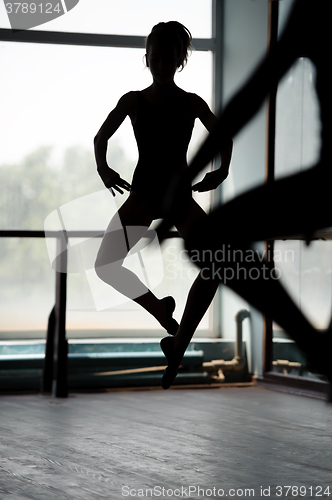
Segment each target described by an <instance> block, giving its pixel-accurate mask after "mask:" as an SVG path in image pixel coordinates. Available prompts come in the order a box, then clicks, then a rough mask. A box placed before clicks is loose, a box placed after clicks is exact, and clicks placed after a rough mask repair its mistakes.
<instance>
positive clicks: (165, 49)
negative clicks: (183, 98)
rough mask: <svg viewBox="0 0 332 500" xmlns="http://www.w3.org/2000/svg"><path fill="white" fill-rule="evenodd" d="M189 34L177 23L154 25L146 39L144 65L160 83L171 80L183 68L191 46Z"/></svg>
mask: <svg viewBox="0 0 332 500" xmlns="http://www.w3.org/2000/svg"><path fill="white" fill-rule="evenodd" d="M191 41H192V37H191V33H190V31H189V30H188V29H187V28H186V27H185V26H183V24H181V23H178V22H177V21H169V22H167V23H159V24H156V26H154V27H153V28H152V31H151V33H150V34H149V36H148V37H147V39H146V55H145V57H146V65H147V67H148V68H149V69H150V71H151V74H152V76H153V78H154V79H155V80H157V81H160V83H166V80H167V81H169V80H168V79H169V78H171V79H173V77H174V74H175V71H176V70H177V69H179V68H180V71H181V70H182V69H183V68H184V66H185V64H186V62H187V59H188V55H189V52H190V50H191V49H192V46H191Z"/></svg>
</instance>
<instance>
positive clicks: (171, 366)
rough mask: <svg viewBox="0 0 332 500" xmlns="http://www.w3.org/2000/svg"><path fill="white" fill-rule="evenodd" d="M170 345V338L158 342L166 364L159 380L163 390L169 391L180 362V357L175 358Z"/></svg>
mask: <svg viewBox="0 0 332 500" xmlns="http://www.w3.org/2000/svg"><path fill="white" fill-rule="evenodd" d="M172 344H173V339H172V337H165V338H163V339H161V341H160V347H161V350H162V351H163V353H164V354H165V356H166V359H167V364H168V366H167V368H166V369H165V371H164V373H163V376H162V379H161V386H162V388H163V389H169V387H170V386H171V385H172V383H173V382H174V379H175V377H176V375H177V373H178V369H179V366H180V363H181V360H182V356H181V358H176V356H175V352H174V349H173V346H172Z"/></svg>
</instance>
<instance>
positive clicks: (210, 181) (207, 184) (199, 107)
mask: <svg viewBox="0 0 332 500" xmlns="http://www.w3.org/2000/svg"><path fill="white" fill-rule="evenodd" d="M192 100H193V106H194V107H195V111H196V114H197V117H198V118H199V119H200V121H201V122H202V124H203V125H204V127H205V128H206V129H207V130H208V132H212V130H213V129H214V127H215V126H216V124H217V122H218V119H217V117H216V116H215V115H214V114H213V113H212V111H211V110H210V108H209V106H208V105H207V104H206V102H205V101H204V100H203V99H201V98H200V97H199V96H197V95H195V94H192ZM232 151H233V141H232V139H231V138H230V137H227V138H225V140H224V141H223V146H222V148H221V149H220V151H219V156H220V167H219V168H217V169H216V170H214V171H213V172H208V173H207V174H206V175H205V177H204V179H203V180H202V181H201V182H198V183H197V184H195V185H194V186H193V187H192V189H193V191H198V192H203V191H210V190H212V189H216V188H217V187H218V186H219V185H220V184H221V183H222V182H223V181H224V180H225V179H226V178H227V176H228V173H229V166H230V162H231V157H232Z"/></svg>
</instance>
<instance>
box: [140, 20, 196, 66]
mask: <svg viewBox="0 0 332 500" xmlns="http://www.w3.org/2000/svg"><path fill="white" fill-rule="evenodd" d="M174 35H175V37H174ZM156 36H163V37H168V38H169V42H170V43H171V42H173V43H174V42H175V44H176V47H177V50H178V53H179V55H180V63H179V66H178V67H179V68H181V69H180V71H182V70H183V68H184V66H185V65H186V63H187V60H188V56H189V52H191V51H192V49H193V46H192V45H191V42H192V36H191V33H190V31H189V30H188V28H186V27H185V26H184V25H183V24H181V23H179V22H178V21H168V22H166V23H165V22H161V23H158V24H156V25H155V26H153V28H152V30H151V33H150V34H149V36H148V37H147V39H146V49H147V50H148V47H149V44H150V43H151V42H152V40H153V38H154V37H156ZM172 39H173V40H172Z"/></svg>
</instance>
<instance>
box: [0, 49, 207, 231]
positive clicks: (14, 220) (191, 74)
mask: <svg viewBox="0 0 332 500" xmlns="http://www.w3.org/2000/svg"><path fill="white" fill-rule="evenodd" d="M0 52H1V60H2V68H3V73H2V78H1V80H0V95H1V96H2V97H1V98H2V105H1V108H2V112H1V115H0V134H1V137H2V147H1V149H0V178H1V185H2V186H3V188H4V189H3V190H2V195H1V198H0V204H1V208H2V210H1V215H0V227H2V228H9V229H42V228H43V222H44V219H45V217H46V216H47V215H48V214H49V213H50V212H52V211H53V210H54V209H56V208H57V207H58V206H60V205H62V204H63V203H67V202H69V201H72V200H73V199H75V198H76V197H79V196H83V195H85V194H88V193H92V192H95V191H98V190H99V189H101V188H102V187H103V185H102V183H101V181H100V179H99V177H98V175H97V173H96V167H95V162H94V158H93V137H94V135H95V134H96V132H97V131H98V129H99V127H100V126H101V124H102V122H103V121H104V120H105V118H106V116H107V115H108V113H109V112H110V111H111V110H112V108H113V107H114V106H115V105H116V103H117V101H118V99H119V98H120V97H121V95H123V94H124V93H125V92H127V91H129V90H136V89H137V90H138V89H142V88H145V87H147V86H149V85H150V84H151V76H150V73H149V70H148V69H147V68H145V67H144V63H143V56H144V50H140V49H118V48H100V47H77V46H60V45H44V44H28V43H27V44H25V43H2V44H1V46H0ZM202 75H203V77H202ZM211 75H212V55H211V53H209V52H194V53H193V54H192V56H191V57H190V60H189V63H188V65H187V67H186V68H185V69H184V70H183V71H182V72H180V73H179V74H178V75H177V76H176V81H177V83H178V85H179V86H181V87H182V88H184V89H185V90H188V91H194V92H196V93H198V94H199V95H201V96H202V97H203V99H205V100H206V101H207V102H208V103H209V104H210V105H211V101H212V82H211ZM203 135H204V130H203V127H202V126H200V125H199V124H197V127H195V131H194V135H193V140H192V144H191V147H190V151H191V154H192V152H193V150H195V148H197V146H198V144H199V143H200V142H201V141H202V138H203ZM189 156H190V155H189ZM108 158H109V162H110V165H111V166H112V167H113V168H114V169H115V170H118V171H119V172H121V174H122V175H123V176H124V177H125V178H127V179H128V180H129V182H130V180H131V177H132V173H133V170H134V168H135V165H136V162H137V147H136V143H135V139H134V135H133V131H132V127H131V124H130V121H129V119H126V120H125V122H124V124H123V125H122V126H121V127H120V129H119V130H118V131H117V133H116V134H115V136H114V137H113V138H112V139H111V140H110V143H109V150H108ZM201 198H202V199H205V198H204V197H201ZM120 201H121V202H122V201H123V198H122V199H120Z"/></svg>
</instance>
